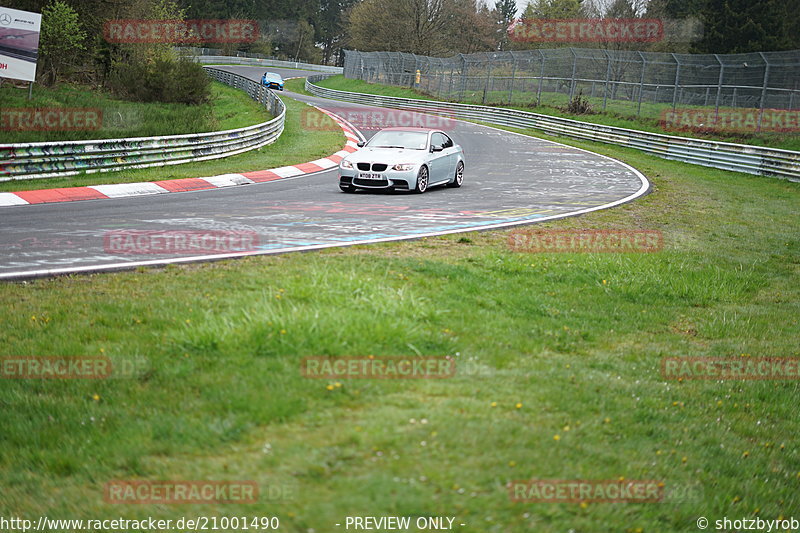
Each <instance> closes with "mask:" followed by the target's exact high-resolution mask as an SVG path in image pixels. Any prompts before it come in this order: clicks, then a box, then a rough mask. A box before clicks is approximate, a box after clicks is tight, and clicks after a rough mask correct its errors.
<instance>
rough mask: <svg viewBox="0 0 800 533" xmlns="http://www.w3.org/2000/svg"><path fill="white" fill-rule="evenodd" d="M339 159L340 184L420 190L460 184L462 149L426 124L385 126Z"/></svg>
mask: <svg viewBox="0 0 800 533" xmlns="http://www.w3.org/2000/svg"><path fill="white" fill-rule="evenodd" d="M358 145H359V146H360V147H361V150H359V151H357V152H353V153H352V154H350V155H348V156H347V157H345V158H344V159H342V160H341V161H340V162H339V188H340V189H341V190H342V191H344V192H352V191H354V190H356V189H384V190H387V189H388V190H400V191H403V190H405V191H414V192H417V193H423V192H425V191H426V190H428V188H429V187H434V186H436V185H447V186H448V187H461V184H462V183H463V181H464V151H463V150H462V149H461V147H460V146H459V145H457V144H456V143H454V142H453V139H451V138H450V137H449V136H448V135H447V134H446V133H444V132H443V131H439V130H431V129H425V128H386V129H383V130H381V131H379V132H378V133H376V134H375V135H374V136H373V137H372V138H371V139H370V140H369V141H368V142H367V143H359V144H358Z"/></svg>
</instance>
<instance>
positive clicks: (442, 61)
mask: <svg viewBox="0 0 800 533" xmlns="http://www.w3.org/2000/svg"><path fill="white" fill-rule="evenodd" d="M443 67H444V59H442V58H440V59H439V69H438V71H439V90H438V91H436V94H437V95H438V96H437V98H438V99H439V100H441V99H442V82H444V68H443Z"/></svg>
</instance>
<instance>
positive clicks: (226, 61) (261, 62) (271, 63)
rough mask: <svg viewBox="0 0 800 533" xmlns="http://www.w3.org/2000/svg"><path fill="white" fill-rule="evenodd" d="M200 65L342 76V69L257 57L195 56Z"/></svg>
mask: <svg viewBox="0 0 800 533" xmlns="http://www.w3.org/2000/svg"><path fill="white" fill-rule="evenodd" d="M194 59H195V60H196V61H197V62H198V63H203V64H206V65H208V64H211V65H245V66H251V67H279V68H295V69H303V70H315V71H317V72H328V73H330V74H341V73H342V72H343V71H344V69H343V68H342V67H332V66H329V65H314V64H313V63H298V62H296V61H281V60H279V59H259V58H256V57H233V56H194Z"/></svg>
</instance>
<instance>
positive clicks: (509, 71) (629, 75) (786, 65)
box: [344, 48, 800, 120]
mask: <svg viewBox="0 0 800 533" xmlns="http://www.w3.org/2000/svg"><path fill="white" fill-rule="evenodd" d="M344 75H345V77H347V78H355V79H361V80H364V81H367V82H373V83H384V84H389V85H397V86H405V87H413V88H416V89H418V90H420V91H422V92H424V93H426V94H429V95H431V96H434V97H436V98H438V99H441V100H447V101H452V102H465V103H480V104H507V105H522V106H534V105H550V106H563V105H565V104H567V103H569V101H570V100H572V99H573V98H574V97H576V96H579V95H580V96H583V97H585V98H588V100H589V102H590V103H591V104H592V106H593V107H594V108H595V109H602V110H604V111H610V112H616V113H619V114H621V115H625V116H632V115H636V116H644V117H659V116H660V115H661V114H662V113H664V112H665V111H666V110H669V109H672V110H674V109H676V108H679V107H680V108H695V107H696V108H711V109H716V111H717V113H719V111H720V109H725V108H749V109H755V110H763V109H797V108H800V50H792V51H785V52H756V53H748V54H672V53H660V52H638V51H630V50H607V49H601V48H556V49H547V50H545V49H538V50H524V51H509V52H487V53H477V54H459V55H457V56H453V57H449V58H438V57H427V56H418V55H414V54H406V53H402V52H358V51H352V50H347V51H345V66H344ZM759 120H760V119H759Z"/></svg>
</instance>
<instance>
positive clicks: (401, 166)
mask: <svg viewBox="0 0 800 533" xmlns="http://www.w3.org/2000/svg"><path fill="white" fill-rule="evenodd" d="M412 168H414V163H398V164H396V165H395V166H393V167H392V170H400V171H405V170H411V169H412Z"/></svg>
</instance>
